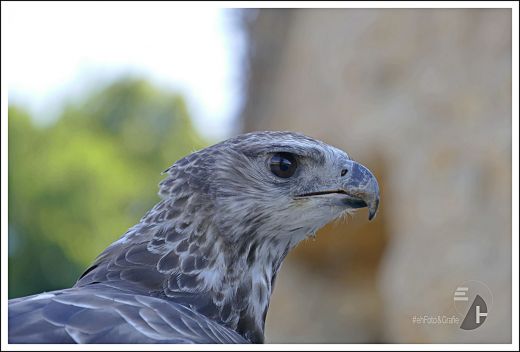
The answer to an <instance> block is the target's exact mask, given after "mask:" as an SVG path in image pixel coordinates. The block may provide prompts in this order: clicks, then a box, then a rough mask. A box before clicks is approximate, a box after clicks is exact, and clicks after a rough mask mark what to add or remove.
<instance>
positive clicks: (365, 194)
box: [341, 160, 379, 220]
mask: <svg viewBox="0 0 520 352" xmlns="http://www.w3.org/2000/svg"><path fill="white" fill-rule="evenodd" d="M346 170H348V172H347V174H346V175H345V176H344V178H345V180H344V181H343V182H342V187H341V188H342V191H343V192H344V193H345V194H346V195H347V198H346V199H345V203H347V204H349V203H350V204H352V207H353V208H355V207H358V208H363V207H368V220H372V219H373V218H374V217H375V216H376V213H377V208H378V207H379V185H378V184H377V180H376V178H375V176H374V175H373V174H372V173H371V172H370V170H369V169H367V168H366V167H364V166H363V165H361V164H360V163H357V162H355V161H352V160H350V161H349V163H348V165H347V167H346ZM343 192H341V193H343Z"/></svg>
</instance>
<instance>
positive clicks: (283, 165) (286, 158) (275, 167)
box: [270, 153, 298, 178]
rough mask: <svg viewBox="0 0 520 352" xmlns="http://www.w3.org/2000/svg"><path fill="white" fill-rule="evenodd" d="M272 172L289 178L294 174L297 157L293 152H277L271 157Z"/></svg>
mask: <svg viewBox="0 0 520 352" xmlns="http://www.w3.org/2000/svg"><path fill="white" fill-rule="evenodd" d="M270 166H271V172H272V173H273V174H275V175H276V176H278V177H282V178H288V177H291V176H292V175H294V172H295V171H296V167H297V166H298V164H297V163H296V158H295V157H294V155H292V154H291V153H276V154H275V155H273V157H272V158H271V162H270Z"/></svg>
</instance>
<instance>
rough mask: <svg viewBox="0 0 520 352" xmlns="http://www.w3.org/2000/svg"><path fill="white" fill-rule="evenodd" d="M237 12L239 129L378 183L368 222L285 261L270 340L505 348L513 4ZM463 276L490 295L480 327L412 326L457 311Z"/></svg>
mask: <svg viewBox="0 0 520 352" xmlns="http://www.w3.org/2000/svg"><path fill="white" fill-rule="evenodd" d="M242 16H243V19H244V20H243V22H244V28H245V30H246V33H247V36H248V39H249V49H248V58H247V66H248V72H247V82H246V83H245V85H246V90H247V99H246V103H245V106H244V109H243V111H242V115H241V116H242V119H241V121H240V122H241V123H242V129H243V130H244V131H252V130H295V131H300V132H303V133H305V134H308V135H310V136H313V137H315V138H319V139H322V140H324V141H326V142H328V143H330V144H333V145H335V146H337V147H340V148H342V149H344V150H346V151H347V152H348V153H349V154H350V155H351V156H352V157H353V158H354V159H356V160H358V161H361V162H363V163H364V164H365V165H367V166H368V167H369V168H370V169H371V170H373V172H374V174H375V175H376V176H377V177H378V179H379V182H380V185H381V204H380V210H381V212H380V213H379V214H378V217H377V218H376V220H375V221H373V222H371V223H369V222H368V221H367V216H366V215H367V214H366V210H360V211H359V212H358V213H357V214H356V215H355V216H354V217H351V218H349V219H348V220H347V221H346V222H340V223H335V224H331V225H328V226H327V227H326V228H325V229H323V230H322V231H320V233H318V237H317V238H316V240H308V241H306V242H305V243H303V244H301V245H300V246H299V247H298V248H297V249H296V251H295V252H294V253H291V254H290V255H289V258H288V260H287V261H286V262H285V263H284V266H283V267H282V270H281V272H280V274H279V276H278V280H277V283H276V288H275V291H274V295H273V298H272V301H271V308H270V310H269V313H268V316H267V323H266V340H267V342H295V343H298V342H302V343H305V342H316V343H317V342H346V343H349V342H401V343H407V342H415V343H421V342H434V343H442V342H466V343H468V342H471V343H479V342H488V343H490V342H495V343H499V342H502V343H505V342H510V341H511V11H510V10H505V9H422V10H421V9H418V10H416V9H384V10H383V9H381V10H380V9H340V10H337V9H334V10H332V9H331V10H325V9H323V10H320V9H318V10H311V9H295V10H290V9H287V10H282V9H263V10H251V11H248V12H245V13H243V14H242ZM467 280H478V281H481V282H483V283H485V284H486V285H487V286H488V287H489V288H490V290H491V291H492V294H493V302H492V306H491V307H489V315H488V317H487V320H486V322H485V323H484V324H483V325H482V326H481V327H479V328H478V329H476V330H472V331H465V330H462V329H460V328H459V326H458V325H417V324H413V323H412V316H413V315H418V316H422V315H425V314H431V315H443V314H444V315H448V316H451V315H453V314H456V311H455V309H454V307H453V292H454V290H455V289H456V287H457V286H458V285H460V284H461V283H463V282H465V281H467ZM488 305H490V304H489V302H488Z"/></svg>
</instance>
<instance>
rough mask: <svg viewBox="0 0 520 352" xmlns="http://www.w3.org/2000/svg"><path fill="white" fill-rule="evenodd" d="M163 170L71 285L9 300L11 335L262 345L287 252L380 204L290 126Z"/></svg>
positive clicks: (335, 153) (340, 157)
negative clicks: (151, 199) (147, 203)
mask: <svg viewBox="0 0 520 352" xmlns="http://www.w3.org/2000/svg"><path fill="white" fill-rule="evenodd" d="M280 155H281V156H282V157H283V156H287V155H289V156H287V157H286V158H288V159H289V160H287V159H283V160H282V161H283V162H285V163H286V164H284V165H281V164H276V163H275V161H274V159H273V158H274V156H277V157H278V158H279V159H277V160H280V157H279V156H280ZM291 160H292V166H293V167H294V169H291V170H290V172H294V173H293V174H290V176H288V177H286V176H287V174H289V173H290V172H289V173H288V171H287V170H289V169H288V166H287V165H289V164H291ZM273 163H275V164H274V165H275V166H274V167H279V168H282V169H283V170H282V171H283V172H285V173H286V174H282V176H283V177H281V176H277V174H275V173H274V172H275V171H276V170H275V171H273V169H272V168H273ZM296 165H297V166H296ZM165 172H166V173H167V177H166V179H165V180H163V181H162V182H161V184H160V191H159V194H160V196H161V197H162V200H161V201H160V202H159V203H158V204H156V205H155V206H154V207H153V208H152V209H151V210H150V211H149V212H148V213H147V214H146V215H145V216H144V217H143V218H142V219H141V221H140V222H139V223H138V224H136V225H135V226H133V227H132V228H130V229H129V230H128V231H127V232H126V233H125V234H124V235H123V236H122V237H121V238H120V239H119V240H118V241H116V242H114V243H113V244H112V245H110V246H109V247H108V248H107V249H106V250H105V251H104V252H103V253H101V255H100V256H99V257H98V258H97V259H96V261H95V262H94V263H93V264H92V265H91V266H90V267H89V268H88V269H87V270H86V271H85V273H83V275H82V276H81V277H80V278H79V280H78V281H77V282H76V284H75V285H74V287H72V288H69V289H64V290H59V291H54V292H48V293H43V294H39V295H34V296H29V297H23V298H18V299H13V300H10V301H9V342H10V343H250V342H253V343H260V342H263V339H264V322H265V317H266V314H267V309H268V306H269V300H270V297H271V293H272V291H273V285H274V282H275V278H276V274H277V272H278V270H279V268H280V265H281V263H282V261H283V259H284V258H285V256H286V255H287V253H288V252H289V250H291V249H292V248H293V247H294V246H296V244H298V242H300V241H301V240H303V239H305V238H306V237H307V236H308V235H310V234H313V233H315V232H316V231H317V230H318V229H319V228H320V227H322V226H323V225H325V224H326V223H328V222H329V221H331V220H333V219H334V218H337V217H338V216H341V215H342V214H344V213H346V212H348V211H350V210H351V209H355V208H359V207H363V206H368V208H369V217H370V218H372V217H373V216H374V215H375V212H376V210H377V207H378V203H379V188H378V185H377V181H376V180H375V178H374V176H373V175H372V174H371V173H370V171H368V169H366V168H365V167H364V166H362V165H361V164H358V163H356V162H354V161H352V160H351V159H350V158H349V156H348V155H347V154H346V153H344V152H342V151H341V150H339V149H336V148H334V147H332V146H329V145H327V144H325V143H323V142H320V141H317V140H314V139H312V138H309V137H306V136H304V135H301V134H296V133H292V132H256V133H249V134H244V135H241V136H238V137H235V138H232V139H229V140H227V141H224V142H222V143H219V144H216V145H214V146H211V147H208V148H206V149H203V150H201V151H198V152H195V153H193V154H191V155H188V156H186V157H185V158H183V159H181V160H179V161H177V162H176V163H175V164H174V165H173V166H171V167H170V168H169V169H167V170H166V171H165Z"/></svg>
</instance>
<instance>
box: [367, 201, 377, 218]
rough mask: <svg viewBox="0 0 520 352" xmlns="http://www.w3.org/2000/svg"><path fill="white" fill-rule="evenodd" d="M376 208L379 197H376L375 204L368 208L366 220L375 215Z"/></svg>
mask: <svg viewBox="0 0 520 352" xmlns="http://www.w3.org/2000/svg"><path fill="white" fill-rule="evenodd" d="M377 208H379V197H378V198H377V199H376V201H375V204H374V205H373V206H370V207H369V208H368V209H369V210H368V221H371V220H372V219H374V218H375V217H376V214H377Z"/></svg>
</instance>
